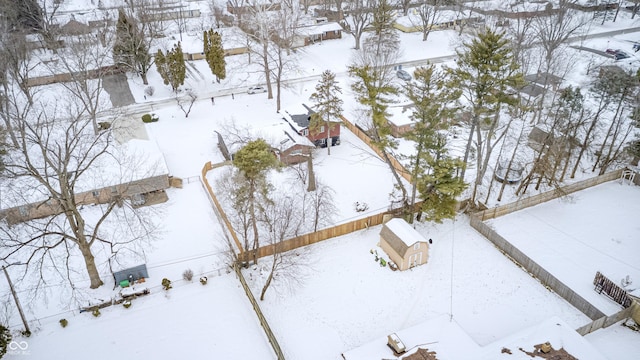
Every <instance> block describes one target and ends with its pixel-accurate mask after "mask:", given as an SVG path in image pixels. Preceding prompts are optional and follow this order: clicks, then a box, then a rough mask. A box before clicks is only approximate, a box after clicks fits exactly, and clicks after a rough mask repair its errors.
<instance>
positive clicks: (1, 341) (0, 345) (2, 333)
mask: <svg viewBox="0 0 640 360" xmlns="http://www.w3.org/2000/svg"><path fill="white" fill-rule="evenodd" d="M11 338H12V337H11V332H10V331H9V329H7V328H6V327H4V326H3V325H0V358H2V357H3V356H4V354H6V353H7V347H8V346H9V343H10V342H11Z"/></svg>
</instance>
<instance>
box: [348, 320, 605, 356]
mask: <svg viewBox="0 0 640 360" xmlns="http://www.w3.org/2000/svg"><path fill="white" fill-rule="evenodd" d="M487 326H491V324H487ZM396 334H397V335H398V337H399V338H400V340H402V342H403V343H404V345H405V346H406V348H407V349H408V350H407V352H406V353H405V354H403V355H402V356H401V357H399V358H397V357H395V356H394V354H393V352H392V351H391V349H390V348H389V347H388V346H387V338H386V337H385V338H380V339H377V340H375V341H373V342H370V343H368V344H365V345H362V346H361V347H358V348H355V349H353V350H349V351H347V352H345V353H343V357H344V358H345V360H370V359H398V360H400V359H405V358H407V357H408V356H410V355H412V354H414V353H416V352H417V351H418V349H428V350H429V351H435V353H436V356H437V358H438V359H479V360H496V359H508V360H530V359H531V358H532V356H531V355H529V354H527V353H526V352H529V353H533V352H534V351H535V347H534V346H535V345H540V344H544V343H546V342H549V343H550V345H551V346H552V347H553V349H554V350H559V349H560V348H563V349H564V350H565V351H566V352H567V353H569V354H571V355H572V356H574V357H575V358H578V359H580V360H604V359H606V358H605V357H604V356H603V355H602V354H601V353H600V352H599V351H598V350H596V349H595V348H594V347H593V345H591V344H590V343H589V342H588V341H587V340H586V339H585V338H584V337H582V336H580V334H578V333H577V332H576V331H575V330H573V329H572V328H571V327H570V326H569V325H567V324H566V323H565V322H564V321H563V320H562V319H560V318H558V317H552V318H549V319H547V320H545V321H544V322H542V323H541V324H539V325H536V326H533V327H530V328H527V329H523V330H521V331H518V332H516V333H515V334H512V335H510V336H507V337H505V338H503V339H500V340H498V341H495V342H493V343H491V344H489V345H486V346H483V347H481V346H479V345H478V344H477V343H475V342H474V341H473V340H472V339H471V337H470V336H469V335H468V334H467V333H466V332H465V331H464V330H463V329H462V327H461V326H460V325H458V323H457V322H456V321H455V317H454V319H453V320H451V318H450V317H449V315H441V316H439V317H437V318H434V319H431V320H428V321H426V322H423V323H421V324H419V325H416V326H414V327H411V328H408V329H403V330H399V331H396ZM503 349H508V351H506V350H503ZM520 349H522V350H520Z"/></svg>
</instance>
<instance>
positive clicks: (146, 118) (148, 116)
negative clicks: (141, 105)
mask: <svg viewBox="0 0 640 360" xmlns="http://www.w3.org/2000/svg"><path fill="white" fill-rule="evenodd" d="M142 122H144V123H150V122H153V119H152V118H151V114H144V115H142Z"/></svg>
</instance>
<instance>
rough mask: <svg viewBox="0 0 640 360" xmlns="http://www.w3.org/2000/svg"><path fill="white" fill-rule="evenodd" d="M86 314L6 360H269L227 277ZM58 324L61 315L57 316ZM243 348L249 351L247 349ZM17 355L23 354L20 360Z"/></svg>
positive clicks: (45, 332)
mask: <svg viewBox="0 0 640 360" xmlns="http://www.w3.org/2000/svg"><path fill="white" fill-rule="evenodd" d="M101 312H102V314H101V315H100V317H98V318H95V317H94V316H93V315H92V314H91V313H89V312H86V313H82V314H80V315H77V316H74V317H67V318H66V319H67V320H68V321H69V325H68V326H67V327H66V328H62V327H61V326H60V325H59V324H58V323H57V320H58V319H56V321H55V322H51V323H48V324H46V325H44V326H43V327H42V328H41V329H40V331H39V332H38V333H37V334H35V335H34V336H32V337H30V338H27V339H25V338H18V339H16V340H18V341H26V342H27V344H28V347H27V349H26V350H25V352H24V353H22V352H20V351H15V352H11V351H10V352H9V353H8V354H7V355H6V356H5V358H6V359H25V358H29V359H50V360H63V359H87V358H90V359H92V360H102V359H104V360H113V359H202V358H204V357H205V354H206V357H207V358H211V359H273V358H275V356H274V355H273V350H272V349H271V347H270V345H269V342H268V340H267V338H266V337H265V335H264V333H263V331H262V328H261V327H260V325H259V323H258V320H257V318H256V316H255V313H254V312H253V309H252V308H251V304H250V303H249V301H248V300H247V299H246V295H245V294H244V291H243V290H242V288H241V287H240V283H239V282H238V280H237V279H236V278H235V274H233V273H231V274H225V275H223V276H220V277H215V278H214V277H210V278H209V282H208V284H207V285H206V286H202V285H200V283H198V281H197V280H194V282H193V283H190V284H180V285H176V286H174V288H173V289H171V290H169V291H168V292H165V291H164V290H157V291H155V293H154V292H152V293H151V295H148V296H146V297H141V298H138V299H134V300H133V301H132V306H131V307H130V308H128V309H125V308H124V307H123V306H121V305H117V306H113V307H109V308H105V309H102V310H101ZM61 318H62V317H61ZM247 344H250V345H247ZM25 355H27V356H26V357H25Z"/></svg>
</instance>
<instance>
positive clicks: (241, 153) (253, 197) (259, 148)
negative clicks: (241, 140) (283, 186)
mask: <svg viewBox="0 0 640 360" xmlns="http://www.w3.org/2000/svg"><path fill="white" fill-rule="evenodd" d="M233 165H234V166H235V167H236V168H237V169H238V170H239V171H240V174H241V175H242V177H243V179H244V181H243V182H242V183H241V184H240V187H239V189H238V191H237V198H239V199H242V201H243V202H244V203H245V204H246V208H247V210H248V212H249V220H250V222H251V227H252V230H253V244H252V248H251V249H245V250H246V251H247V252H248V253H250V254H251V255H252V257H253V262H254V263H256V262H258V254H257V250H258V248H259V247H260V237H259V234H258V217H257V215H258V208H259V207H260V206H261V205H260V200H265V199H268V196H267V195H268V192H269V190H270V188H271V185H270V184H269V182H268V181H267V172H268V171H269V170H270V169H274V168H277V167H278V165H279V164H278V159H276V157H275V156H274V154H273V152H272V151H271V147H270V146H269V144H267V142H266V141H264V140H262V139H258V140H254V141H250V142H249V143H247V145H245V146H244V147H243V148H241V149H240V150H238V152H236V153H235V155H234V156H233Z"/></svg>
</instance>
